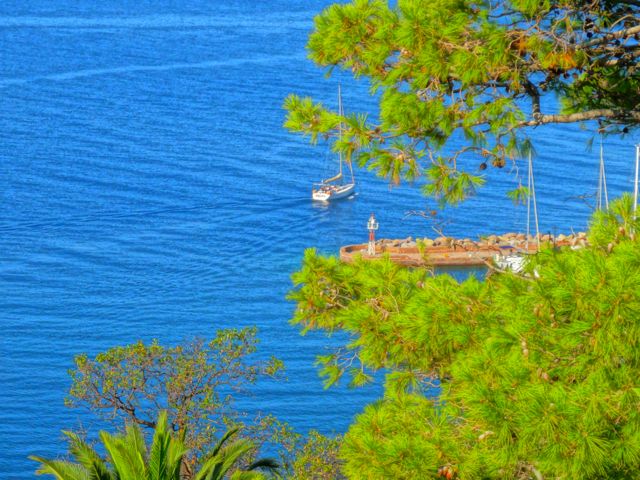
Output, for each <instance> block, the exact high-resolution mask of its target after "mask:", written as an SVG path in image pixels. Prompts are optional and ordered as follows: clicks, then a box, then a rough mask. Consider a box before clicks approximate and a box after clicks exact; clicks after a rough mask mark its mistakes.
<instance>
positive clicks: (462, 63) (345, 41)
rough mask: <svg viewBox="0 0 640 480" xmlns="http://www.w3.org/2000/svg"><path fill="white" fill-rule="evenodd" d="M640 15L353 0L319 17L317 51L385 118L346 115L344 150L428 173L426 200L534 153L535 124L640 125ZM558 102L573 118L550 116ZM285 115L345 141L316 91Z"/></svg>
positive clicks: (573, 3)
mask: <svg viewBox="0 0 640 480" xmlns="http://www.w3.org/2000/svg"><path fill="white" fill-rule="evenodd" d="M639 15H640V4H638V3H637V2H635V1H624V2H582V1H578V0H563V1H559V0H544V1H538V0H498V1H497V2H495V1H491V2H489V1H485V0H482V1H473V2H472V1H469V0H400V1H398V2H387V1H382V0H354V1H352V2H350V3H340V4H334V5H331V6H330V7H329V8H327V9H326V10H325V11H324V12H322V13H321V14H320V15H318V16H317V17H316V18H315V29H314V31H313V33H312V34H311V36H310V38H309V43H308V48H309V52H310V57H311V59H312V60H313V61H314V62H315V63H316V64H318V65H319V66H321V67H324V68H327V69H328V70H329V71H332V70H333V69H334V68H341V69H343V70H346V71H349V72H351V73H352V74H353V75H354V76H356V77H364V78H366V79H367V80H368V82H369V84H370V85H371V90H372V93H377V94H379V97H378V98H379V112H378V113H379V114H378V115H376V116H375V117H374V116H369V115H367V116H365V115H360V116H358V115H353V116H351V117H349V118H345V119H343V125H344V132H343V133H344V136H343V141H342V142H341V143H339V144H336V148H338V149H340V150H342V151H344V152H345V154H347V155H349V158H350V155H351V154H352V153H354V152H356V151H358V152H359V153H358V159H359V162H360V163H361V164H362V165H366V166H367V167H369V168H371V169H374V170H376V172H377V173H378V174H379V175H380V176H382V177H384V178H387V179H388V180H389V181H390V182H391V183H393V184H397V183H399V182H400V181H401V179H405V180H408V181H413V180H415V179H416V178H418V177H420V176H424V177H425V180H426V183H427V186H426V187H425V188H424V192H425V194H427V195H432V196H435V197H437V198H439V199H441V200H443V201H451V202H453V203H456V202H458V201H460V199H462V198H464V197H466V196H469V195H471V194H473V193H474V191H475V187H477V186H478V185H479V184H480V183H481V181H480V180H479V177H477V176H475V175H471V174H470V173H468V172H470V171H473V170H475V167H477V165H478V164H480V165H481V166H482V168H485V167H486V165H487V162H489V163H490V164H491V165H493V166H495V167H497V168H502V167H504V166H505V164H506V163H507V161H508V160H511V159H515V158H516V157H518V156H520V155H522V153H523V148H524V147H526V145H527V142H528V140H527V127H534V126H537V125H540V124H545V123H560V122H562V123H564V122H580V121H586V120H599V121H600V123H601V125H600V127H606V132H607V133H619V132H621V131H622V132H626V131H627V129H628V128H629V127H636V126H637V125H638V122H639V121H640V110H639V109H638V105H639V104H640V93H639V92H640V70H638V69H637V58H638V56H640V44H639V43H638V41H637V35H638V34H639V33H640V27H638V22H637V19H638V16H639ZM554 97H556V98H559V100H560V103H561V106H562V112H561V114H559V115H554V114H545V109H546V110H549V111H550V112H553V113H555V100H550V101H547V98H549V99H553V98H554ZM285 109H286V111H287V120H286V122H285V127H286V128H288V129H289V130H291V131H293V132H298V133H302V134H308V135H310V136H311V139H312V141H313V142H316V141H317V140H318V138H319V136H322V137H324V138H329V137H334V138H336V137H337V128H338V125H340V117H339V116H337V115H336V114H335V113H333V112H330V111H329V110H327V109H325V108H324V107H323V106H322V105H321V104H318V103H314V102H313V100H312V99H310V98H299V97H297V96H295V95H291V96H289V97H288V98H287V100H286V101H285ZM370 118H379V120H378V121H374V120H370ZM355 119H359V121H357V122H356V121H355ZM461 139H462V141H461ZM461 145H462V146H461ZM443 166H446V167H447V168H444V167H443ZM448 183H451V186H450V187H447V184H448Z"/></svg>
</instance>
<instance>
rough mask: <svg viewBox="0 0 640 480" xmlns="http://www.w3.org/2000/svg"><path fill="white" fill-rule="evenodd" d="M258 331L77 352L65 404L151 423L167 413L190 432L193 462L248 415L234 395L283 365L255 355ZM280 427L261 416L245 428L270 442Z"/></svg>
mask: <svg viewBox="0 0 640 480" xmlns="http://www.w3.org/2000/svg"><path fill="white" fill-rule="evenodd" d="M256 333H257V330H256V329H255V328H242V329H224V330H219V331H218V332H217V333H216V336H215V337H214V338H213V339H212V340H209V341H206V342H205V341H204V340H195V341H192V342H189V343H185V344H183V345H178V346H176V347H165V346H162V345H160V344H159V343H158V342H157V341H154V342H152V343H150V344H145V343H143V342H141V341H140V342H138V343H135V344H132V345H127V346H122V347H114V348H111V349H109V350H108V351H106V352H104V353H100V354H98V355H97V356H96V357H95V358H90V357H88V356H87V355H84V354H82V355H77V356H76V357H75V369H73V370H71V371H70V372H69V373H70V375H71V379H72V382H73V383H72V386H71V389H70V391H69V397H68V399H67V404H68V405H70V406H86V407H88V408H89V409H90V410H92V411H94V412H96V413H98V414H99V415H101V416H103V417H104V418H107V419H113V420H117V421H118V423H119V422H120V421H121V420H123V419H125V420H128V421H132V422H133V423H135V424H138V425H143V426H146V427H150V428H155V427H156V418H157V416H158V414H159V412H160V411H166V412H167V413H168V421H169V425H170V427H171V429H172V430H174V431H177V432H180V433H181V434H183V435H184V439H185V445H186V446H187V448H189V449H190V453H189V455H187V456H188V457H189V459H191V460H195V456H196V454H197V453H199V452H201V451H202V450H203V449H206V448H208V447H210V446H211V445H212V444H213V442H214V441H215V440H216V438H217V437H218V435H219V433H220V431H224V430H226V429H227V428H228V427H229V426H233V425H242V423H243V421H245V420H246V415H244V414H243V413H242V412H240V411H239V410H238V409H236V408H235V406H234V395H236V394H239V393H247V392H248V390H249V388H250V387H251V386H252V385H253V384H255V383H256V382H257V381H258V380H260V378H265V377H272V376H274V375H277V374H278V372H279V371H280V370H281V369H282V368H283V364H282V362H281V361H280V360H278V359H276V358H271V359H269V360H262V359H260V358H256V356H255V353H256V349H257V343H258V339H257V337H256ZM279 428H281V425H280V424H279V422H277V420H276V419H275V418H273V417H271V416H261V417H259V418H258V419H256V420H255V421H254V422H252V425H251V426H250V427H248V428H246V429H245V430H244V431H245V432H246V433H247V434H250V435H252V436H253V437H254V438H256V439H257V440H259V441H264V440H265V439H266V437H267V436H270V435H271V433H270V432H271V431H272V430H277V429H279Z"/></svg>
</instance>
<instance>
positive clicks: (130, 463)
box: [30, 412, 278, 480]
mask: <svg viewBox="0 0 640 480" xmlns="http://www.w3.org/2000/svg"><path fill="white" fill-rule="evenodd" d="M155 425H156V426H155V429H154V433H153V442H152V444H151V446H150V448H147V446H146V444H145V440H144V436H143V433H142V431H141V430H140V427H139V426H138V425H136V424H129V425H127V427H126V430H125V432H124V433H123V434H119V435H111V434H109V433H107V432H104V431H103V432H100V439H101V441H102V444H103V446H104V449H105V451H106V453H107V460H105V459H103V458H102V457H100V455H99V454H98V453H97V452H96V451H95V450H94V448H93V447H92V446H90V445H89V444H87V443H86V442H85V441H84V440H82V439H81V438H80V437H79V436H78V435H76V434H74V433H71V432H65V435H66V436H67V437H68V438H69V442H70V446H69V453H70V454H71V456H72V457H73V458H74V459H75V460H76V462H77V463H73V462H70V461H67V460H48V459H45V458H42V457H37V456H32V457H30V458H31V459H32V460H35V461H37V462H40V464H41V465H42V466H41V467H40V468H39V469H38V470H37V472H36V473H37V474H39V475H53V476H54V477H55V478H57V479H58V480H81V479H82V480H143V479H144V480H184V479H189V478H193V479H194V480H223V479H224V478H231V479H233V480H259V479H266V478H267V477H266V476H265V475H263V474H261V473H259V472H255V471H254V470H256V469H257V468H262V469H266V470H268V471H275V470H276V469H277V468H278V465H277V463H276V462H274V461H273V460H270V459H260V460H256V461H255V462H253V463H251V464H249V465H248V467H247V468H246V469H245V470H246V471H241V470H239V469H238V468H237V467H238V464H239V463H241V462H243V460H244V459H245V457H246V456H247V455H248V454H249V453H250V452H252V451H253V450H254V445H253V444H252V443H251V442H250V441H249V440H246V439H245V440H237V441H234V442H233V443H229V442H230V439H231V438H232V437H233V436H234V435H235V434H236V433H237V431H238V430H237V429H234V430H230V431H229V432H227V433H226V434H225V435H224V436H223V437H222V439H221V440H220V441H219V442H218V445H217V446H216V447H215V448H214V449H213V450H212V451H211V452H210V453H209V454H208V455H207V458H206V461H204V462H203V465H202V467H201V468H200V470H199V471H198V472H197V473H195V474H193V475H192V474H191V473H189V471H188V469H187V464H186V463H185V461H184V460H185V454H186V453H187V448H186V446H185V444H184V443H183V441H182V440H181V439H179V438H178V437H177V436H176V435H175V434H174V433H173V432H172V431H171V429H170V427H169V422H168V420H167V414H166V412H160V415H159V417H158V419H157V421H156V422H155ZM245 463H246V462H245ZM229 474H230V475H229Z"/></svg>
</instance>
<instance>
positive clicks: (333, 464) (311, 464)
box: [289, 430, 345, 480]
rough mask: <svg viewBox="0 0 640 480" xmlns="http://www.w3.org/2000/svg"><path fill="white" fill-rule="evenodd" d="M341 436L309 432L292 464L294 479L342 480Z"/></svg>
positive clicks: (292, 476) (291, 476) (292, 477)
mask: <svg viewBox="0 0 640 480" xmlns="http://www.w3.org/2000/svg"><path fill="white" fill-rule="evenodd" d="M341 442H342V438H341V437H325V436H324V435H321V434H320V433H318V432H316V431H313V430H312V431H311V432H309V435H307V437H306V439H305V442H304V443H303V444H302V445H301V446H300V448H299V451H298V452H297V455H296V458H295V460H294V462H293V465H292V471H291V475H290V476H289V478H291V479H292V480H341V479H343V478H345V477H344V476H343V475H342V474H341V473H340V469H341V468H342V461H341V460H340V459H339V458H338V455H339V450H340V445H341Z"/></svg>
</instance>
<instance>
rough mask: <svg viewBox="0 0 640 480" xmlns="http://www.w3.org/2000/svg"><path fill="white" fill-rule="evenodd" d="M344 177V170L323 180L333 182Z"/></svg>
mask: <svg viewBox="0 0 640 480" xmlns="http://www.w3.org/2000/svg"><path fill="white" fill-rule="evenodd" d="M341 178H342V172H340V173H339V174H337V175H336V176H335V177H331V178H327V179H326V180H323V181H322V183H331V182H335V181H337V180H340V179H341Z"/></svg>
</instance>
